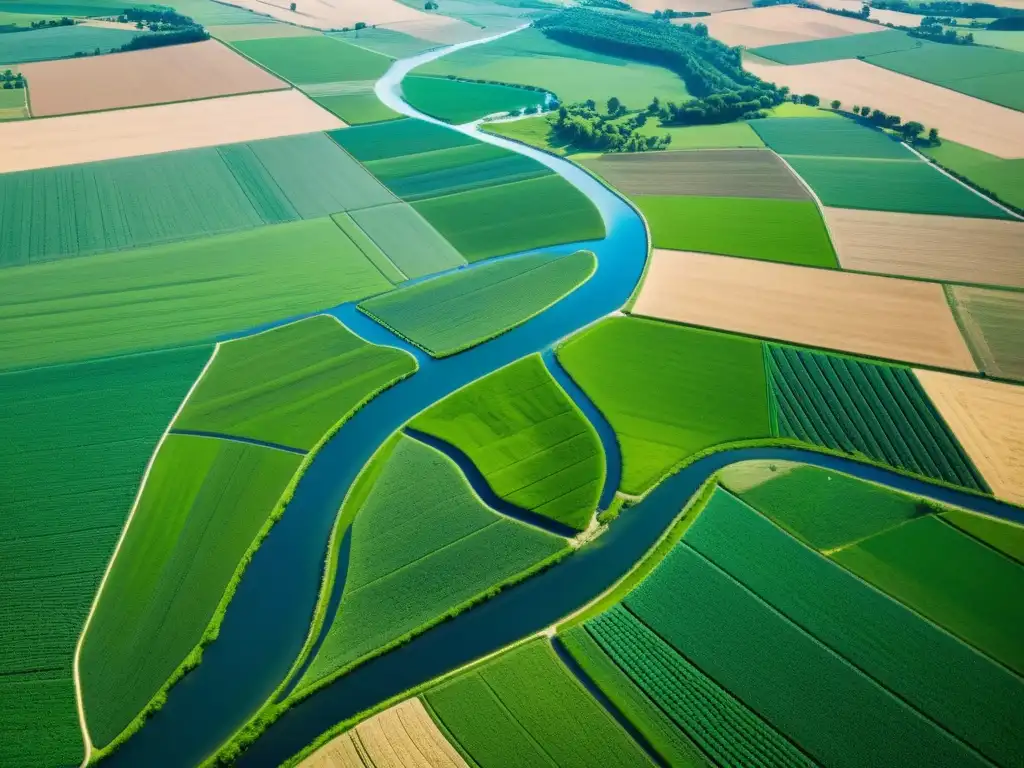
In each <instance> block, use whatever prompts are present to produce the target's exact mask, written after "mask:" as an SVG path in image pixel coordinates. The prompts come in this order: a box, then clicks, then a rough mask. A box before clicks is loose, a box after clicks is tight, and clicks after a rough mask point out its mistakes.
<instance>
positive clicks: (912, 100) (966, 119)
mask: <svg viewBox="0 0 1024 768" xmlns="http://www.w3.org/2000/svg"><path fill="white" fill-rule="evenodd" d="M766 10H773V9H766ZM810 12H811V13H813V11H810ZM730 15H731V14H730ZM829 18H839V17H834V16H829ZM743 67H744V69H746V70H747V71H748V72H752V73H754V74H755V75H757V76H758V77H760V78H763V79H764V80H767V81H768V82H772V83H775V84H776V85H779V86H783V85H788V86H789V87H790V88H791V89H792V91H793V92H794V93H815V94H818V95H819V96H820V97H821V100H822V101H823V102H826V103H827V102H829V101H831V100H832V99H839V100H841V101H842V102H843V103H844V104H869V105H871V106H872V107H873V108H875V109H880V110H882V111H883V112H886V113H888V114H896V115H902V116H903V118H904V119H907V120H917V121H918V122H920V123H922V124H924V125H926V126H928V127H935V128H938V129H939V131H940V132H941V134H942V136H943V137H945V138H949V139H952V140H953V141H958V142H960V143H962V144H967V145H968V146H971V147H975V148H977V149H980V150H983V151H985V152H990V153H992V154H993V155H998V156H999V157H1024V113H1021V112H1016V111H1014V110H1012V109H1007V108H1006V107H1000V106H999V105H997V104H990V103H988V102H985V101H981V100H980V99H975V98H972V97H970V96H965V95H964V94H962V93H957V92H956V91H951V90H949V89H947V88H940V87H938V86H936V85H932V84H930V83H925V82H923V81H921V80H915V79H914V78H912V77H907V76H906V75H901V74H899V73H897V72H890V71H888V70H885V69H882V68H881V67H875V66H873V65H871V64H868V63H867V62H866V61H859V60H857V59H847V60H843V61H826V62H822V63H820V64H800V65H795V66H792V67H784V66H780V65H777V64H767V65H766V64H760V63H756V62H753V61H748V60H746V59H744V62H743Z"/></svg>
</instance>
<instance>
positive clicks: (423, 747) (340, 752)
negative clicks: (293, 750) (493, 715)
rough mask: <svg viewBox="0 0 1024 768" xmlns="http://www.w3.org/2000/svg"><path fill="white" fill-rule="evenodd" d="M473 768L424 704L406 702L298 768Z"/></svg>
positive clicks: (330, 744)
mask: <svg viewBox="0 0 1024 768" xmlns="http://www.w3.org/2000/svg"><path fill="white" fill-rule="evenodd" d="M392 766H395V767H397V766H401V768H469V766H468V765H467V763H466V761H465V760H463V759H462V755H460V754H459V752H458V750H456V749H455V747H453V746H452V745H451V744H449V743H448V740H447V739H446V738H445V737H444V734H443V733H441V730H440V729H439V728H438V727H437V725H435V724H434V721H433V720H432V719H431V717H430V713H428V712H427V710H426V708H425V707H424V706H423V703H422V702H421V701H420V700H419V699H417V698H412V699H406V700H405V701H403V702H402V703H401V704H396V705H395V706H393V707H391V708H390V709H386V710H384V711H383V712H381V713H380V714H378V715H374V716H373V717H371V718H370V719H369V720H365V721H364V722H362V723H360V724H359V725H357V726H356V727H355V728H353V729H352V730H350V731H346V732H345V733H343V734H341V736H338V737H337V738H335V739H332V740H331V741H329V742H327V743H326V744H324V745H323V746H322V747H320V749H318V750H317V751H316V752H314V753H313V754H312V755H310V756H309V757H307V758H306V759H305V760H303V761H302V762H301V763H299V766H298V768H392Z"/></svg>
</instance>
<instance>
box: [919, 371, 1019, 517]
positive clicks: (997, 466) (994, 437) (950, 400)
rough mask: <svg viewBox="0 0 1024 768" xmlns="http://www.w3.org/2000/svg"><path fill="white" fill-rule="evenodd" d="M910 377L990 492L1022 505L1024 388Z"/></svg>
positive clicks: (923, 374)
mask: <svg viewBox="0 0 1024 768" xmlns="http://www.w3.org/2000/svg"><path fill="white" fill-rule="evenodd" d="M915 373H916V374H917V378H918V380H920V382H921V385H922V386H923V387H924V391H925V392H927V393H928V397H930V398H931V399H932V402H933V403H935V407H936V408H938V410H939V413H940V414H941V415H942V418H944V419H945V420H946V423H947V424H949V426H950V429H952V430H953V434H954V435H956V438H957V440H959V441H960V445H962V446H963V448H964V450H965V451H966V452H967V455H968V456H969V457H970V459H971V461H973V462H974V466H975V467H977V469H978V471H979V472H981V474H982V477H984V478H985V481H986V482H987V483H988V484H989V487H991V488H992V492H993V493H994V494H995V495H996V496H997V497H998V498H1001V499H1005V500H1006V501H1011V502H1013V503H1014V504H1024V387H1019V386H1014V385H1013V384H1002V383H1000V382H997V381H985V380H984V379H972V378H968V377H966V376H953V375H951V374H948V373H937V372H935V371H915Z"/></svg>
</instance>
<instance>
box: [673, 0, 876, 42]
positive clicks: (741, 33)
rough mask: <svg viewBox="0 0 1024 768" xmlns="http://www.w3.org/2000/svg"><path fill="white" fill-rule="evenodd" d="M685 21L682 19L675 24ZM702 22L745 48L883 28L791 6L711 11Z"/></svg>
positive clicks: (715, 34) (715, 33)
mask: <svg viewBox="0 0 1024 768" xmlns="http://www.w3.org/2000/svg"><path fill="white" fill-rule="evenodd" d="M701 10H711V9H710V8H708V9H703V8H702V9H701ZM687 21H689V20H688V19H682V20H680V21H678V22H676V23H684V22H687ZM701 21H702V22H703V23H704V24H706V25H707V27H708V34H709V35H711V37H715V38H718V39H719V40H721V41H722V42H723V43H725V44H726V45H729V46H735V45H742V46H743V47H744V48H760V47H762V46H769V45H781V44H783V43H795V42H798V41H801V40H822V39H826V38H841V37H843V36H844V35H856V34H861V33H868V32H875V33H877V32H880V31H881V30H882V28H881V27H878V26H875V25H874V24H869V23H868V22H866V21H861V20H860V19H849V18H846V17H843V16H833V15H829V14H824V13H821V12H820V11H815V10H812V9H810V8H798V7H795V6H791V5H780V6H770V7H767V8H747V9H744V10H738V11H729V12H728V13H714V14H712V15H711V16H708V17H706V18H703V19H701ZM691 23H692V22H691Z"/></svg>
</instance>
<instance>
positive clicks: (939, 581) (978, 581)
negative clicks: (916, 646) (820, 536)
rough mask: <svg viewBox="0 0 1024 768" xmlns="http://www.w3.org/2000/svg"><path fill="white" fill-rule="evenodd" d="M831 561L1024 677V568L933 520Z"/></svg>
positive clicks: (851, 548) (844, 552)
mask: <svg viewBox="0 0 1024 768" xmlns="http://www.w3.org/2000/svg"><path fill="white" fill-rule="evenodd" d="M830 557H831V558H832V559H833V560H834V561H835V562H837V563H839V564H840V565H842V566H843V567H844V568H846V569H847V570H849V571H851V572H853V573H854V574H856V575H857V576H859V577H861V578H862V579H864V580H865V581H867V582H868V583H869V584H872V585H874V586H875V587H877V588H878V589H880V590H882V591H883V592H886V593H888V594H890V595H892V596H893V597H895V598H896V599H897V600H899V601H900V602H902V603H905V604H906V605H907V606H909V607H910V608H912V609H914V610H915V611H917V612H918V613H920V614H921V615H922V616H924V617H926V618H928V619H930V620H931V621H934V622H935V623H936V624H938V625H939V626H941V627H944V628H945V629H947V630H949V631H950V632H952V633H953V634H954V635H956V636H957V637H960V638H962V639H963V640H964V641H966V642H968V643H970V644H971V645H973V646H974V647H976V648H978V649H979V650H980V651H982V652H983V653H985V654H987V655H988V656H989V657H991V658H993V659H995V660H996V661H998V662H1001V663H1002V664H1005V665H1006V666H1007V667H1009V668H1010V669H1012V670H1014V671H1015V672H1016V673H1017V674H1021V672H1024V649H1022V648H1021V646H1020V643H1019V642H1018V638H1019V636H1020V633H1019V627H1020V626H1021V622H1022V621H1024V606H1022V605H1021V602H1020V600H1019V599H1018V598H1019V595H1020V590H1021V589H1022V588H1024V566H1022V565H1021V564H1020V563H1017V562H1015V561H1013V560H1011V559H1010V558H1008V557H1005V556H1004V555H1003V554H1001V553H1000V552H998V551H996V550H994V549H991V548H990V547H988V546H986V545H984V544H981V543H979V542H978V541H977V540H976V539H974V538H972V537H970V536H968V535H966V534H964V533H963V532H961V531H960V530H958V529H957V528H955V527H954V526H952V525H950V524H948V523H946V522H944V521H943V520H942V519H941V518H939V517H936V516H934V515H929V516H926V517H922V518H920V519H918V520H914V521H911V522H909V523H907V524H906V525H901V526H899V527H897V528H893V529H891V530H889V531H884V532H882V533H880V534H878V535H877V536H873V537H871V538H869V539H866V540H864V541H860V542H857V543H854V544H851V545H850V546H848V547H844V548H843V549H840V550H839V551H838V552H834V553H832V554H831V555H830ZM954 563H955V567H951V564H954ZM947 671H948V670H947Z"/></svg>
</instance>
